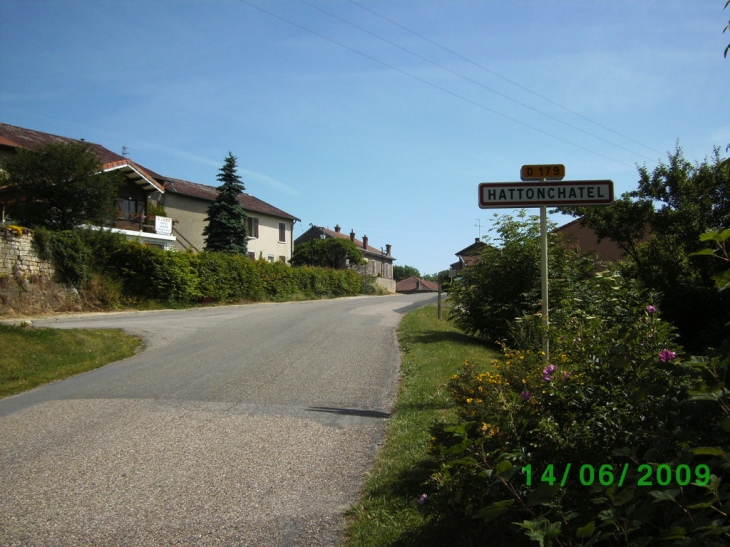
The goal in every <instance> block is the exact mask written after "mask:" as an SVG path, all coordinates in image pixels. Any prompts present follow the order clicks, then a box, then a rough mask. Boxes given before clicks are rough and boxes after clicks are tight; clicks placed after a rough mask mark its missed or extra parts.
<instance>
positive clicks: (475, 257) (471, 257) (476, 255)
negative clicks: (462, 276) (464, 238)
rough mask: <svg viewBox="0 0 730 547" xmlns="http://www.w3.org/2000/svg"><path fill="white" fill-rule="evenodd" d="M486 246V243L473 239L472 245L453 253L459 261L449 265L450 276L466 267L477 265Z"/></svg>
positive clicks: (476, 238)
mask: <svg viewBox="0 0 730 547" xmlns="http://www.w3.org/2000/svg"><path fill="white" fill-rule="evenodd" d="M486 246H487V244H486V243H484V242H483V241H481V240H480V239H479V238H478V237H475V238H474V243H472V244H471V245H469V246H468V247H465V248H464V249H462V250H461V251H458V252H457V253H455V254H456V256H457V258H458V259H459V260H457V261H456V262H454V263H453V264H451V272H452V275H456V273H457V272H459V271H460V270H463V269H464V268H466V267H468V266H473V265H474V264H478V263H479V261H480V260H481V257H482V251H483V250H484V248H485V247H486Z"/></svg>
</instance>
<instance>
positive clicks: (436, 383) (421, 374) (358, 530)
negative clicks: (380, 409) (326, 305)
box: [343, 306, 498, 547]
mask: <svg viewBox="0 0 730 547" xmlns="http://www.w3.org/2000/svg"><path fill="white" fill-rule="evenodd" d="M399 339H400V343H401V347H402V352H403V363H402V371H401V386H400V393H399V397H398V402H397V403H396V405H395V408H394V410H393V415H392V417H391V419H390V421H389V424H388V431H387V434H386V440H385V445H384V446H383V447H382V448H381V450H380V452H379V454H378V456H377V458H376V461H375V463H374V465H373V467H372V468H371V470H370V474H369V477H368V479H367V480H366V482H365V485H364V486H363V490H362V492H361V499H360V501H359V502H358V503H357V504H356V505H355V506H354V507H353V508H352V509H351V510H350V512H349V515H348V516H349V525H348V529H347V534H346V536H347V539H346V540H345V542H344V543H343V547H406V546H413V547H415V546H419V547H420V546H422V545H426V544H428V545H439V544H440V545H445V544H447V542H445V541H442V540H440V539H439V538H438V537H437V536H438V531H435V530H434V529H433V528H432V527H430V526H429V520H428V516H427V514H426V513H425V512H424V511H423V510H422V508H421V507H420V506H419V505H418V503H417V500H418V498H419V496H421V494H424V493H427V491H426V486H425V483H426V481H427V480H428V478H429V476H430V474H431V473H432V472H433V461H432V460H431V458H430V457H429V454H428V447H429V443H430V435H431V434H430V428H431V426H432V425H433V424H434V423H435V422H436V421H438V420H447V419H449V418H450V417H452V416H453V414H452V412H453V411H452V410H451V405H450V404H449V401H448V395H447V393H446V391H445V384H446V382H447V381H448V380H449V378H450V377H451V375H453V374H455V373H456V372H457V370H458V368H459V366H460V365H461V364H462V363H463V362H464V361H465V360H469V361H471V362H473V363H475V364H479V363H485V364H486V363H489V362H490V361H491V359H492V358H494V357H497V356H498V354H497V353H496V352H494V351H492V350H491V349H489V348H487V347H486V346H485V345H484V343H483V342H482V341H480V340H477V339H475V338H473V337H470V336H466V335H465V334H463V333H462V332H461V331H460V330H459V329H457V328H456V327H454V326H453V325H452V324H451V323H449V322H448V321H445V320H438V319H437V317H436V307H434V306H428V307H424V308H419V309H417V310H415V311H413V312H411V313H409V314H408V315H406V316H405V318H404V319H403V321H402V323H401V326H400V328H399ZM426 537H428V539H426ZM450 539H453V538H450Z"/></svg>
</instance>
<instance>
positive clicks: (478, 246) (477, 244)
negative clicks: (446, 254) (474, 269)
mask: <svg viewBox="0 0 730 547" xmlns="http://www.w3.org/2000/svg"><path fill="white" fill-rule="evenodd" d="M486 246H487V244H486V243H484V242H483V241H480V240H479V238H475V241H474V243H472V244H471V245H469V246H468V247H466V248H464V249H462V250H461V251H459V252H457V253H454V254H455V255H456V256H467V255H477V254H480V253H481V252H482V249H484V247H486Z"/></svg>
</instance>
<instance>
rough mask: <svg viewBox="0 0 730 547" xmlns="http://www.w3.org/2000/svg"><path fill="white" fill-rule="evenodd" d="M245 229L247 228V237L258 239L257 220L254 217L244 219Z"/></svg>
mask: <svg viewBox="0 0 730 547" xmlns="http://www.w3.org/2000/svg"><path fill="white" fill-rule="evenodd" d="M246 228H248V235H249V236H250V237H254V238H258V237H259V219H257V218H254V217H247V218H246Z"/></svg>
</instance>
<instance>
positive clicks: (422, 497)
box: [418, 494, 428, 505]
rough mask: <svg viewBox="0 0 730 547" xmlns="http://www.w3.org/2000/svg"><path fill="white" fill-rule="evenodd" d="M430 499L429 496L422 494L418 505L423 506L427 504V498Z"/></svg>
mask: <svg viewBox="0 0 730 547" xmlns="http://www.w3.org/2000/svg"><path fill="white" fill-rule="evenodd" d="M427 497H428V494H421V497H420V498H418V505H423V504H424V503H426V498H427Z"/></svg>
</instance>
